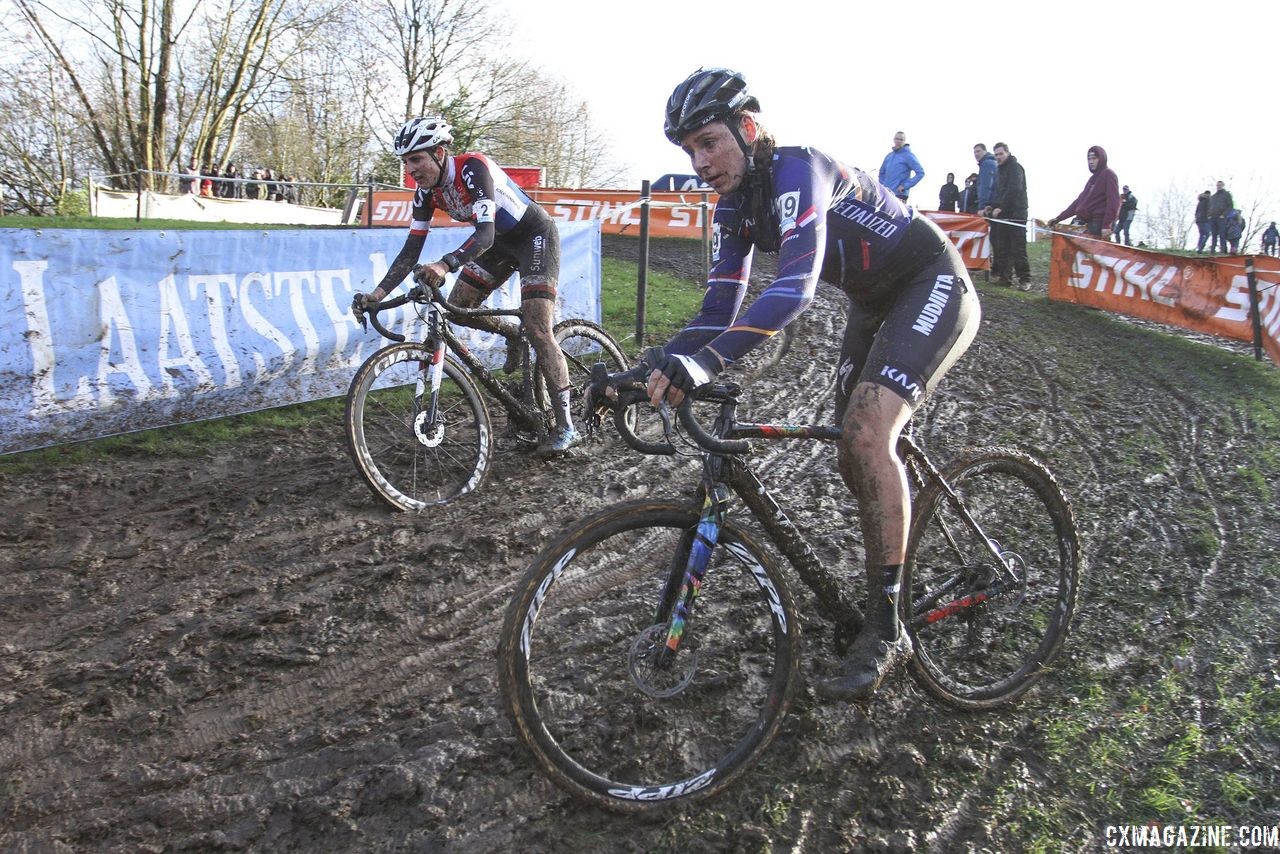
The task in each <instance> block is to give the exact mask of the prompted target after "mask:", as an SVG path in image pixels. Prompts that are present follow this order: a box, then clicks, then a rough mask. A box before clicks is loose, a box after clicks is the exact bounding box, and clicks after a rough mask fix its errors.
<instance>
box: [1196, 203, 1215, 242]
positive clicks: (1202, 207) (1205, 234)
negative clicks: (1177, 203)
mask: <svg viewBox="0 0 1280 854" xmlns="http://www.w3.org/2000/svg"><path fill="white" fill-rule="evenodd" d="M1209 196H1210V193H1209V191H1208V190H1205V191H1204V192H1203V193H1201V194H1200V195H1198V196H1196V230H1198V231H1199V232H1200V239H1199V241H1197V243H1196V252H1198V253H1200V254H1202V255H1203V254H1204V245H1205V244H1206V243H1207V242H1209V233H1210V232H1211V231H1212V228H1211V227H1210V225H1209Z"/></svg>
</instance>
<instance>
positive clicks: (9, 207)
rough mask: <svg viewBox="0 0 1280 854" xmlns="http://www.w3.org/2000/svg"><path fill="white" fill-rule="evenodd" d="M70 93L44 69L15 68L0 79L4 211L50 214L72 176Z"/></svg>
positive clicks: (76, 156)
mask: <svg viewBox="0 0 1280 854" xmlns="http://www.w3.org/2000/svg"><path fill="white" fill-rule="evenodd" d="M70 96H71V92H70V91H69V90H68V89H67V87H66V86H65V85H64V81H63V79H62V77H61V75H59V74H57V73H55V72H54V70H53V69H52V68H50V67H48V66H47V65H46V66H45V67H39V66H36V65H31V66H25V67H18V68H15V69H13V71H12V74H11V76H6V77H5V78H3V79H0V189H3V191H4V196H5V212H8V213H16V212H20V213H28V214H34V215H37V216H39V215H46V214H52V213H55V212H56V211H57V210H58V208H59V206H60V204H61V202H62V200H63V199H65V198H66V197H67V195H68V193H69V192H70V190H71V186H72V184H73V182H74V181H75V178H76V173H75V165H76V163H78V162H80V161H81V160H82V155H83V153H84V152H83V151H79V150H78V145H77V129H78V128H77V122H76V120H75V117H74V116H73V115H72V114H71V113H69V112H68V111H67V110H66V109H65V106H64V105H65V104H66V103H67V102H68V98H69V97H70Z"/></svg>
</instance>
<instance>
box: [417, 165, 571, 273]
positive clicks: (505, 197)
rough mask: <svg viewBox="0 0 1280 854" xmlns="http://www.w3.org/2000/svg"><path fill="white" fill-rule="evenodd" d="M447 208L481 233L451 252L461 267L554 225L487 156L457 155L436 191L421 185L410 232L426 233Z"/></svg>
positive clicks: (449, 213)
mask: <svg viewBox="0 0 1280 854" xmlns="http://www.w3.org/2000/svg"><path fill="white" fill-rule="evenodd" d="M437 210H442V211H444V212H445V213H447V214H448V215H449V216H450V217H451V218H452V219H454V220H456V221H458V222H469V223H471V224H472V225H474V226H475V227H476V230H475V233H474V234H472V235H471V237H470V238H469V239H468V240H467V241H466V242H465V243H463V244H462V246H460V247H458V249H457V250H455V251H454V252H452V253H450V254H451V255H453V256H454V258H455V259H456V263H458V264H460V265H461V264H466V263H467V262H468V261H473V260H475V259H476V258H477V257H479V256H480V255H481V254H483V253H484V252H485V251H487V250H488V249H489V248H490V247H491V246H493V245H494V243H495V242H498V243H505V242H507V241H504V240H503V238H504V237H505V236H508V235H510V236H511V237H523V236H524V235H526V234H529V233H530V232H531V231H532V230H533V229H531V228H530V226H539V227H542V228H545V227H546V226H548V225H550V224H551V220H550V217H548V216H547V214H546V212H545V211H544V210H543V209H542V208H541V207H539V206H538V205H537V204H536V203H534V201H533V200H532V199H530V198H529V197H528V196H526V195H525V193H524V191H523V190H522V189H520V187H519V185H517V184H516V182H515V181H512V180H511V178H510V177H509V176H508V175H507V173H506V172H503V171H502V167H500V166H498V165H497V164H496V163H494V162H493V161H492V160H490V159H489V158H488V157H487V156H485V155H483V154H478V153H467V154H457V155H453V156H451V157H447V158H445V162H444V177H443V178H442V179H441V181H440V184H439V186H437V187H435V188H434V189H426V188H425V187H419V188H418V191H417V192H416V193H415V194H414V196H413V220H412V222H410V224H409V233H410V234H414V235H426V233H427V232H428V231H429V230H430V228H431V217H432V215H433V214H434V213H435V212H436V211H437Z"/></svg>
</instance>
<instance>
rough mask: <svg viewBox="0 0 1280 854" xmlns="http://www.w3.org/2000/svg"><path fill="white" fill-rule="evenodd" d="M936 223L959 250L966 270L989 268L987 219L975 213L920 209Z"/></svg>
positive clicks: (989, 248)
mask: <svg viewBox="0 0 1280 854" xmlns="http://www.w3.org/2000/svg"><path fill="white" fill-rule="evenodd" d="M920 213H922V214H924V215H925V216H927V217H928V218H929V219H931V220H933V221H934V222H935V223H937V225H938V227H939V228H941V229H942V230H943V231H945V232H946V233H947V237H949V238H951V242H952V243H954V244H955V245H956V249H959V250H960V257H962V258H964V266H965V269H967V270H990V269H991V241H990V240H989V239H988V235H989V234H990V232H991V227H990V225H988V224H987V221H986V220H985V219H983V218H982V217H980V216H978V215H977V214H970V213H949V212H947V211H920Z"/></svg>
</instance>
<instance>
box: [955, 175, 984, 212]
mask: <svg viewBox="0 0 1280 854" xmlns="http://www.w3.org/2000/svg"><path fill="white" fill-rule="evenodd" d="M981 209H982V206H981V205H980V204H978V173H977V172H974V173H972V174H970V175H969V177H968V178H965V179H964V189H963V190H961V191H960V210H961V211H963V212H964V213H977V212H978V211H979V210H981Z"/></svg>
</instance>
